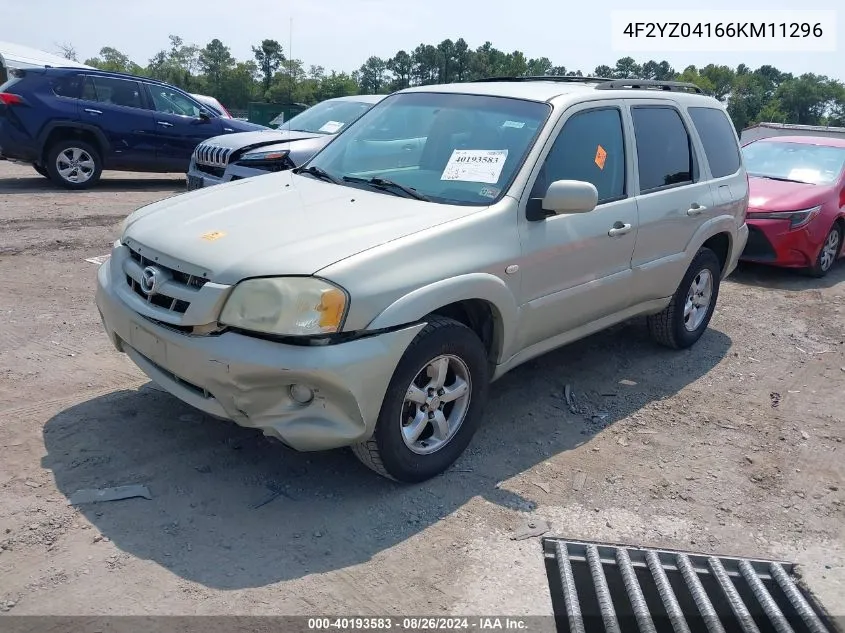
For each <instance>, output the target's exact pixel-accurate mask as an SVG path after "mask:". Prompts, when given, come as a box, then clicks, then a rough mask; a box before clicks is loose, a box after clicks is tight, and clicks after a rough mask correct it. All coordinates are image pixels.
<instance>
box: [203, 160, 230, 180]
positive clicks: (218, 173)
mask: <svg viewBox="0 0 845 633" xmlns="http://www.w3.org/2000/svg"><path fill="white" fill-rule="evenodd" d="M197 171H201V172H202V173H204V174H208V175H209V176H214V177H215V178H222V177H223V174H225V173H226V170H225V169H224V168H223V167H211V166H210V165H202V164H201V163H197Z"/></svg>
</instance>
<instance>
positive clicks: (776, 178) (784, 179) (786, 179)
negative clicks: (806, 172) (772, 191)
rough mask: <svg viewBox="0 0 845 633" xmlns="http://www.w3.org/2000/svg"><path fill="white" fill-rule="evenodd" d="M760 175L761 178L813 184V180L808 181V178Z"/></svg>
mask: <svg viewBox="0 0 845 633" xmlns="http://www.w3.org/2000/svg"><path fill="white" fill-rule="evenodd" d="M752 175H753V174H752ZM758 177H759V178H765V179H766V180H778V181H780V182H799V183H801V184H802V185H812V184H813V183H811V182H807V181H806V180H795V179H794V178H781V177H780V176H758Z"/></svg>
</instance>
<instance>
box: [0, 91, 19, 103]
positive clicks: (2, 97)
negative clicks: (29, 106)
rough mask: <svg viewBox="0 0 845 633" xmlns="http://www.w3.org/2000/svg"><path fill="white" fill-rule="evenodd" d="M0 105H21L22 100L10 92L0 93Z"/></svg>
mask: <svg viewBox="0 0 845 633" xmlns="http://www.w3.org/2000/svg"><path fill="white" fill-rule="evenodd" d="M0 103H2V104H3V105H7V106H11V105H23V99H21V98H20V97H19V96H18V95H15V94H12V93H11V92H0Z"/></svg>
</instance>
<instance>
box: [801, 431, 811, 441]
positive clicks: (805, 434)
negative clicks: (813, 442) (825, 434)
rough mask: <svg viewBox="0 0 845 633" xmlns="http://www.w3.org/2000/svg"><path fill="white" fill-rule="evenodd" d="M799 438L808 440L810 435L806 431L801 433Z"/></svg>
mask: <svg viewBox="0 0 845 633" xmlns="http://www.w3.org/2000/svg"><path fill="white" fill-rule="evenodd" d="M801 437H802V438H804V439H805V440H809V439H810V434H809V433H807V431H801Z"/></svg>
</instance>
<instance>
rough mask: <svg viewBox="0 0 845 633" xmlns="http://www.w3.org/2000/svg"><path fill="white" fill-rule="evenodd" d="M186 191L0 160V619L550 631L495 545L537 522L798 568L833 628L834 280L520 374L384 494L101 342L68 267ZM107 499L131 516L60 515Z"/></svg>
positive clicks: (838, 343) (837, 392) (613, 341)
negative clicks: (691, 332)
mask: <svg viewBox="0 0 845 633" xmlns="http://www.w3.org/2000/svg"><path fill="white" fill-rule="evenodd" d="M183 189H184V177H178V176H173V177H169V176H167V177H150V176H145V175H136V174H108V175H107V176H106V177H105V178H104V180H103V181H102V183H101V185H100V186H99V187H97V188H96V189H94V190H93V191H90V192H81V193H68V192H64V191H61V190H59V189H56V188H54V187H53V186H52V185H51V184H50V183H49V182H47V181H46V180H45V179H44V178H41V177H40V176H38V175H37V174H36V173H35V172H34V171H33V170H31V169H29V168H26V167H20V166H14V165H11V164H9V163H7V162H0V450H2V453H0V455H2V458H0V610H3V611H4V612H7V613H9V614H14V615H24V614H62V615H69V614H74V615H99V614H103V615H106V614H133V615H134V614H137V615H147V614H224V613H225V614H244V615H248V614H309V615H310V614H327V613H332V614H341V615H352V614H370V615H407V614H425V615H443V614H454V615H458V614H466V615H470V614H509V615H532V614H547V613H550V612H551V603H550V599H549V595H548V585H547V580H546V576H545V572H544V568H543V561H542V553H541V548H540V543H539V539H537V538H532V539H528V540H521V541H516V540H511V536H513V534H514V530H517V529H518V528H519V526H520V525H521V524H523V522H524V521H525V520H526V519H527V518H537V519H545V520H547V521H548V522H549V523H550V524H551V531H550V532H549V535H557V536H563V537H570V538H582V539H593V540H602V541H613V542H622V543H628V544H639V545H647V546H663V547H669V548H680V549H687V550H694V551H703V552H710V553H718V554H725V555H742V556H749V557H763V558H779V559H782V560H787V561H795V562H798V563H800V564H801V565H802V567H803V574H804V575H805V577H806V579H807V581H808V583H809V585H810V587H811V588H812V589H813V590H814V591H815V592H816V594H817V596H818V597H819V599H820V600H821V601H822V603H823V604H825V606H826V607H827V608H828V609H829V610H830V611H831V612H833V613H834V614H845V521H843V518H845V490H843V485H845V484H843V479H845V477H843V474H845V457H844V456H845V445H843V444H842V440H843V437H845V388H843V385H845V263H840V264H839V265H838V266H837V268H836V269H835V270H834V271H833V272H832V273H831V274H830V275H829V276H828V278H826V279H824V280H821V281H819V280H812V279H808V278H805V277H802V276H799V275H796V274H791V273H788V272H783V271H773V270H768V269H763V268H749V267H742V268H741V269H740V270H739V271H737V273H735V275H734V276H732V278H731V279H730V280H729V281H728V282H726V283H725V284H724V285H723V286H722V294H721V297H720V300H719V304H718V309H717V312H716V314H715V316H714V318H713V321H712V324H711V327H710V330H709V331H708V332H707V333H706V334H705V335H704V337H703V338H702V339H701V341H700V342H699V343H698V345H697V346H695V347H694V348H693V349H692V350H689V351H685V352H672V351H668V350H664V349H662V348H659V347H657V346H656V345H654V344H653V343H651V342H650V340H649V339H648V337H647V333H646V330H645V328H644V326H643V323H642V322H641V321H633V322H631V323H628V324H625V325H622V326H619V327H616V328H614V329H612V330H611V331H608V332H605V333H601V334H598V335H595V336H592V337H590V338H589V339H587V340H584V341H581V342H579V343H576V344H573V345H571V346H569V347H568V348H565V349H562V350H559V351H556V352H553V353H551V354H549V355H547V356H545V357H543V358H541V359H538V360H536V361H535V362H532V363H529V364H527V365H525V366H523V367H520V368H518V369H517V370H515V371H514V372H513V373H512V374H510V375H508V376H506V377H505V378H503V379H502V380H501V381H500V382H498V383H496V384H495V387H494V389H493V395H492V400H491V401H490V403H489V406H488V409H487V415H486V419H485V423H484V426H483V428H482V430H481V431H480V432H479V433H478V435H477V436H476V438H475V440H474V442H473V444H472V445H471V448H470V450H469V451H468V453H467V454H466V455H465V456H464V457H463V458H462V459H461V460H460V462H459V463H458V464H457V465H456V466H455V468H454V469H453V470H452V471H450V472H449V473H447V474H445V475H443V476H441V477H438V478H436V479H435V480H433V481H430V482H427V483H425V484H422V485H418V486H401V485H396V484H393V483H390V482H388V481H386V480H383V479H381V478H379V477H377V476H376V475H374V474H373V473H371V472H370V471H368V470H367V469H365V468H364V467H363V466H362V465H360V464H359V463H358V462H357V461H356V460H355V458H354V457H353V456H352V455H351V454H350V453H349V452H347V451H336V452H331V453H325V454H297V453H295V452H292V451H290V450H288V449H285V448H283V447H280V446H279V445H278V444H273V443H270V442H269V441H268V440H266V439H264V438H263V437H262V436H261V435H260V434H256V433H255V432H253V431H248V430H245V429H241V428H239V427H237V426H235V425H233V424H227V423H223V422H219V421H216V420H213V419H210V418H207V417H205V416H203V415H202V414H200V413H198V412H196V411H193V410H191V409H190V408H189V407H187V406H186V405H183V404H181V403H180V402H179V401H177V400H176V399H174V398H172V397H170V396H169V395H167V394H165V393H163V392H162V391H161V390H160V389H158V388H156V387H155V386H154V385H153V384H151V383H150V382H149V381H148V380H147V379H146V378H145V377H144V375H143V374H142V373H141V372H140V371H139V370H137V369H136V368H135V367H134V365H132V363H131V362H130V361H129V360H128V359H127V358H126V357H124V356H123V355H121V354H118V353H117V352H116V351H115V350H114V349H113V348H112V347H111V345H110V344H109V341H108V340H107V338H106V336H105V334H104V333H103V331H102V326H101V324H100V320H99V318H98V315H97V311H96V308H95V306H94V302H93V294H94V279H95V273H96V268H97V267H96V265H95V264H92V263H89V262H86V261H85V259H86V258H90V257H96V256H100V255H104V254H106V253H108V252H109V249H110V245H111V243H112V242H113V240H114V239H115V238H116V237H117V236H118V230H119V223H120V221H121V220H122V219H123V218H124V217H125V216H126V215H127V214H128V213H129V212H131V211H132V210H134V209H135V208H137V207H139V206H141V205H143V204H145V203H148V202H152V201H154V200H158V199H161V198H164V197H167V196H171V195H176V194H178V193H180V192H181V191H182V190H183ZM621 381H624V382H621ZM565 385H571V388H572V392H573V395H574V398H575V402H576V405H577V406H578V407H580V408H581V412H579V413H578V414H573V413H571V412H570V411H569V409H568V407H567V405H566V403H565V400H564V396H563V394H564V387H565ZM124 484H143V485H145V486H147V487H148V488H149V491H150V493H151V496H152V499H151V500H146V499H132V500H124V501H117V502H112V503H101V504H96V505H82V506H77V507H74V506H70V505H68V497H69V495H71V494H72V493H73V492H75V491H76V490H78V489H82V488H99V487H106V486H117V485H124Z"/></svg>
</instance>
